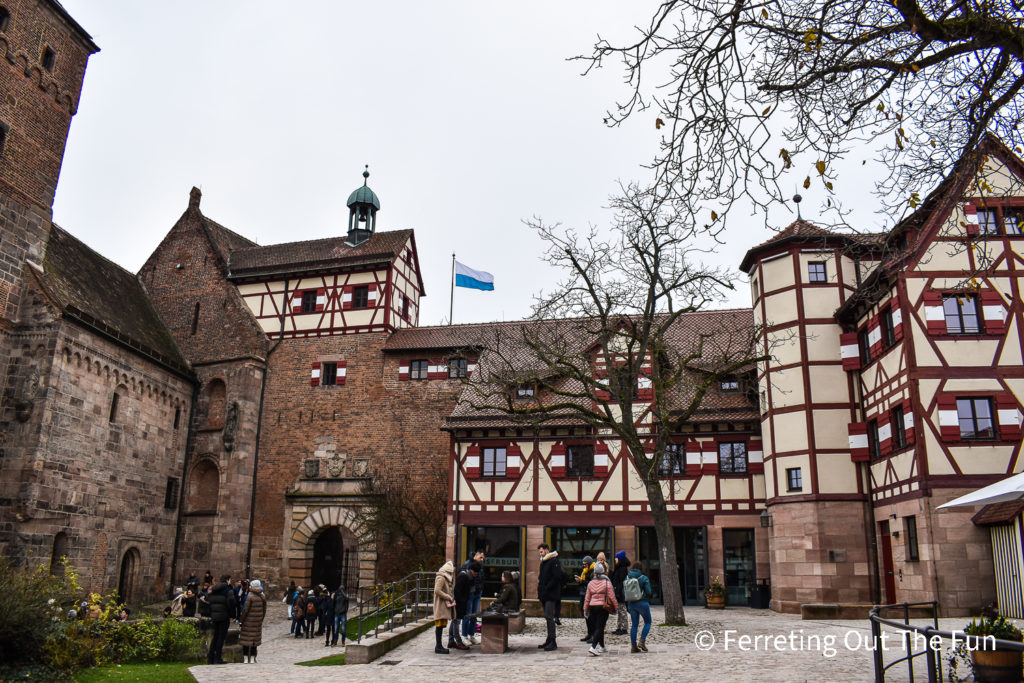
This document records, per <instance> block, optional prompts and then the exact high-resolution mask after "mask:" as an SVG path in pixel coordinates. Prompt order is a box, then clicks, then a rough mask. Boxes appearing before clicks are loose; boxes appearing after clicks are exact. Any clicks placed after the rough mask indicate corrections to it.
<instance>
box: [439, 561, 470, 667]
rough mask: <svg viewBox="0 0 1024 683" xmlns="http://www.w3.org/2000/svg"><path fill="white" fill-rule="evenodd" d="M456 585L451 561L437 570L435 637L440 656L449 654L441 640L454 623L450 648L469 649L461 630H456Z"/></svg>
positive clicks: (449, 637) (450, 634) (450, 636)
mask: <svg viewBox="0 0 1024 683" xmlns="http://www.w3.org/2000/svg"><path fill="white" fill-rule="evenodd" d="M454 585H455V565H454V564H452V561H451V560H448V561H447V562H445V563H444V566H443V567H441V568H440V569H438V570H437V578H436V579H434V636H435V638H436V639H437V645H436V646H435V647H434V652H435V653H436V654H439V655H446V654H448V652H449V651H448V649H447V648H446V647H444V646H443V645H441V638H442V636H444V627H445V626H447V625H448V622H449V621H451V622H452V627H451V632H450V633H449V634H448V640H449V644H448V647H453V646H454V647H456V648H458V649H460V650H468V649H469V647H468V646H466V645H463V644H462V640H461V639H460V638H459V630H458V629H457V628H455V623H456V622H455V619H454V617H455V595H454V591H453V590H452V587H453V586H454Z"/></svg>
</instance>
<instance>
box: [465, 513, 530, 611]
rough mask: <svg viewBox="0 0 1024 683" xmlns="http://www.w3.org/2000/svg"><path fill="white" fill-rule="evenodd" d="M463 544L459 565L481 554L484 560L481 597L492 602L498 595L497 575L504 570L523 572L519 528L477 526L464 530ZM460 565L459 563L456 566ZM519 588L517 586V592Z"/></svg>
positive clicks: (499, 583)
mask: <svg viewBox="0 0 1024 683" xmlns="http://www.w3.org/2000/svg"><path fill="white" fill-rule="evenodd" d="M464 528H465V530H466V544H465V550H464V553H463V557H462V562H465V561H466V560H467V559H469V558H471V557H473V555H474V554H475V553H476V552H477V551H479V550H482V551H484V553H485V554H486V555H487V559H486V560H484V597H485V598H493V597H495V596H496V595H497V594H498V592H499V591H501V573H502V572H503V571H505V570H506V569H508V570H510V571H512V570H516V571H519V572H520V573H522V571H523V554H522V540H521V539H522V527H518V526H479V527H474V526H471V527H464ZM459 566H462V565H461V562H460V564H459ZM521 589H522V585H520V590H521Z"/></svg>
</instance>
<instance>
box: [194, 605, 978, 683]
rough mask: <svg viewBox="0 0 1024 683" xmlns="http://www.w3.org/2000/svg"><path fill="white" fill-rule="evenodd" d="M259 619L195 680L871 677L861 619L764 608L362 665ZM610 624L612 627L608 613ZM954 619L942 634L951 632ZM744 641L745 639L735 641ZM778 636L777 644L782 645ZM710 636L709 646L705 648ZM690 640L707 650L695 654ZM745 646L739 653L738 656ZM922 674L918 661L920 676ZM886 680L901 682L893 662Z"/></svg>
mask: <svg viewBox="0 0 1024 683" xmlns="http://www.w3.org/2000/svg"><path fill="white" fill-rule="evenodd" d="M270 607H271V609H270V612H269V614H268V616H267V620H266V622H264V629H263V645H261V646H260V648H259V657H258V659H259V661H258V663H256V664H227V665H220V666H196V667H193V668H192V669H190V671H191V672H192V674H193V675H194V676H195V677H196V680H198V681H199V682H200V683H207V682H211V683H212V682H214V681H264V680H271V681H275V682H279V681H350V680H351V681H357V680H358V681H375V680H402V681H441V680H456V679H458V678H464V677H466V676H470V677H472V678H474V679H481V678H486V677H500V678H506V679H508V680H516V681H539V680H548V681H550V680H552V679H554V678H555V677H557V679H559V680H560V681H594V680H599V679H604V680H609V677H611V679H613V680H638V681H652V680H666V679H679V680H711V679H719V680H730V681H731V680H743V681H754V680H756V681H868V680H873V677H874V672H873V668H872V652H871V651H870V649H869V643H870V642H871V640H870V628H869V623H868V620H867V619H863V620H859V621H838V620H837V621H803V620H801V619H800V618H799V617H797V616H794V615H789V614H778V613H775V612H771V611H769V610H755V609H747V608H729V609H727V610H725V611H709V610H706V609H704V608H702V607H689V608H687V611H686V615H687V620H688V621H689V625H687V626H685V627H672V626H659V624H660V623H661V622H662V621H663V620H664V611H663V610H662V609H661V608H658V607H654V608H652V612H653V616H654V622H653V623H654V625H653V626H652V627H651V633H650V635H649V636H648V638H647V646H648V648H649V649H650V652H649V653H648V654H630V652H629V636H628V635H625V636H615V635H611V634H610V633H609V634H608V635H607V636H606V638H605V642H606V645H607V648H608V651H607V653H605V654H604V655H601V656H599V657H594V656H591V655H590V654H589V653H588V652H587V648H588V645H586V644H585V643H582V642H580V638H582V637H583V634H584V628H585V627H584V624H583V621H582V620H581V619H564V620H563V621H562V624H563V625H562V626H561V627H560V628H559V629H558V650H557V651H554V652H544V651H542V650H539V649H537V645H539V644H540V643H542V642H543V640H544V620H543V619H533V618H531V619H527V623H526V629H525V631H524V632H523V633H522V634H521V635H513V636H509V647H510V649H509V651H508V652H507V653H505V654H504V655H483V654H480V652H479V645H477V646H474V647H473V648H472V649H471V650H469V651H459V650H452V651H451V654H449V655H436V654H434V631H433V628H431V629H429V630H428V631H426V632H425V633H423V634H421V635H419V636H417V637H416V638H414V639H412V640H411V641H409V642H407V643H405V644H403V645H401V646H399V647H398V648H396V649H394V650H392V651H391V652H389V653H388V654H386V655H384V656H383V657H381V658H380V659H378V660H377V661H375V662H372V663H370V664H365V665H345V666H337V667H312V668H311V667H304V666H297V665H296V663H297V662H306V661H311V660H315V659H319V658H321V657H325V656H327V655H332V654H337V653H339V652H343V650H342V649H341V648H340V647H337V648H328V647H324V646H323V640H322V639H311V640H300V639H296V638H293V637H291V636H290V635H289V634H288V628H289V624H288V621H287V620H286V619H285V610H284V605H282V604H280V603H278V604H272V605H271V606H270ZM610 621H611V622H612V624H613V625H614V622H615V616H614V615H612V617H611V619H610ZM965 621H966V620H963V619H954V620H950V621H949V623H946V621H945V620H944V621H943V623H942V624H941V627H942V628H946V629H950V628H959V627H962V626H963V623H964V622H965ZM744 637H746V638H747V640H742V639H743V638H744ZM780 638H781V639H780ZM712 639H713V641H714V642H713V644H712V642H711V641H712ZM698 643H699V644H701V645H704V646H705V647H707V646H708V645H710V649H709V650H708V651H702V650H701V649H699V648H698ZM744 648H746V650H744ZM900 656H902V648H901V646H900V643H899V641H898V640H897V639H896V638H895V637H893V638H891V639H890V640H889V641H888V642H887V643H886V661H892V660H893V659H895V658H898V657H900ZM923 668H924V662H923V660H921V663H920V665H919V666H918V672H919V673H918V678H921V676H920V673H921V671H922V670H923ZM892 673H893V675H891V676H889V677H887V680H894V681H899V680H907V678H908V676H907V672H906V668H905V666H899V667H898V668H896V669H894V671H893V672H892Z"/></svg>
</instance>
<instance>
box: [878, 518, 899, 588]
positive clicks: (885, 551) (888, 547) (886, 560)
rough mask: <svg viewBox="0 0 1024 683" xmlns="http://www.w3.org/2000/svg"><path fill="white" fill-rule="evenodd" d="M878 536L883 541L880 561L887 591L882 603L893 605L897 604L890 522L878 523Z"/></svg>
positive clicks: (883, 582) (883, 583) (883, 581)
mask: <svg viewBox="0 0 1024 683" xmlns="http://www.w3.org/2000/svg"><path fill="white" fill-rule="evenodd" d="M878 535H879V536H880V537H881V540H882V544H881V545H882V547H881V548H880V549H879V550H880V558H879V559H880V560H881V562H882V585H883V586H884V590H885V593H884V594H883V595H882V602H884V603H885V604H886V605H892V604H894V603H895V602H896V575H895V573H894V571H893V564H892V536H890V535H889V522H879V523H878Z"/></svg>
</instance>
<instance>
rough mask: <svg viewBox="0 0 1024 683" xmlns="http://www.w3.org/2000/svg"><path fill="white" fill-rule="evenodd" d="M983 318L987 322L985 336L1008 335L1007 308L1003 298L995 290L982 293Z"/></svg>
mask: <svg viewBox="0 0 1024 683" xmlns="http://www.w3.org/2000/svg"><path fill="white" fill-rule="evenodd" d="M981 309H982V310H981V318H982V320H984V321H985V334H1005V333H1006V308H1004V307H1003V297H1001V296H999V292H997V291H995V290H994V289H986V290H983V291H982V292H981Z"/></svg>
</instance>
